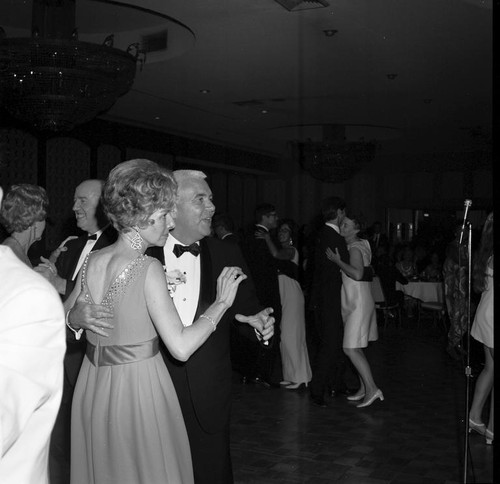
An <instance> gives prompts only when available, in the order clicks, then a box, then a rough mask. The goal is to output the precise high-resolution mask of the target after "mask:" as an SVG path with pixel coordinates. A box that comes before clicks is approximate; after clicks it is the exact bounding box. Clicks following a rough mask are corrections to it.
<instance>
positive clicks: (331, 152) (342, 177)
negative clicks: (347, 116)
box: [295, 125, 376, 183]
mask: <svg viewBox="0 0 500 484" xmlns="http://www.w3.org/2000/svg"><path fill="white" fill-rule="evenodd" d="M344 135H345V126H343V125H325V126H324V138H323V141H312V140H309V141H305V142H300V143H296V146H295V147H296V150H297V156H298V159H299V163H300V165H301V166H302V168H304V169H305V170H307V171H308V172H309V173H310V174H311V175H312V176H313V177H314V178H317V179H318V180H321V181H325V182H333V183H340V182H344V181H346V180H348V179H350V178H352V176H353V175H354V174H355V173H356V172H357V171H358V170H360V169H361V168H362V167H363V165H365V164H366V163H369V162H370V161H372V160H373V158H374V156H375V151H376V143H375V142H374V141H345V136H344Z"/></svg>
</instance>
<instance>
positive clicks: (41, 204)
mask: <svg viewBox="0 0 500 484" xmlns="http://www.w3.org/2000/svg"><path fill="white" fill-rule="evenodd" d="M48 205H49V199H48V198H47V194H46V193H45V189H44V188H42V187H39V186H38V185H30V184H28V183H23V184H20V185H12V187H11V189H10V190H9V192H8V193H7V194H6V195H5V200H4V202H3V205H2V210H1V212H0V221H1V222H2V224H3V225H4V226H5V229H6V230H7V232H8V233H9V234H10V235H9V237H7V238H6V239H5V240H4V241H3V245H6V246H8V247H10V248H11V249H12V252H14V254H16V256H17V257H18V258H19V259H20V260H21V261H22V262H24V263H25V264H26V265H27V266H28V267H33V266H32V264H31V261H30V259H29V257H28V250H29V248H30V247H31V246H32V245H33V243H34V242H36V241H37V240H40V239H41V238H42V234H43V231H44V230H45V218H46V217H47V207H48Z"/></svg>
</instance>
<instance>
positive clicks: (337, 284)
mask: <svg viewBox="0 0 500 484" xmlns="http://www.w3.org/2000/svg"><path fill="white" fill-rule="evenodd" d="M322 215H323V220H324V221H325V224H324V225H323V227H322V228H320V229H319V231H318V234H317V238H316V244H315V250H314V253H315V261H314V268H315V269H314V275H313V281H312V287H311V292H312V294H311V298H312V301H311V304H312V306H313V308H314V311H315V314H316V323H317V326H318V336H319V340H320V343H319V350H318V354H317V357H316V364H315V366H314V367H313V377H312V380H311V383H310V391H311V400H312V402H313V403H314V404H315V405H318V406H321V407H326V401H325V393H326V392H327V390H328V387H329V384H330V382H331V381H332V378H333V387H334V389H338V390H340V389H342V387H344V388H346V385H345V382H344V381H343V377H344V372H345V368H346V361H345V357H344V354H343V350H342V339H343V322H342V312H341V299H340V294H341V289H342V274H341V271H340V269H339V267H338V266H337V265H336V264H332V263H331V262H330V261H329V260H328V258H327V257H326V249H327V248H328V247H330V248H331V249H332V250H333V251H334V252H335V249H338V251H339V254H340V257H341V259H342V260H343V261H344V262H347V263H348V262H349V253H348V251H347V245H346V243H345V240H344V238H343V237H342V236H341V235H340V226H341V224H342V221H343V220H344V218H345V202H344V201H343V200H342V199H341V198H339V197H329V198H327V199H325V200H324V201H323V203H322Z"/></svg>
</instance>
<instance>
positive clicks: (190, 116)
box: [0, 0, 493, 156]
mask: <svg viewBox="0 0 500 484" xmlns="http://www.w3.org/2000/svg"><path fill="white" fill-rule="evenodd" d="M285 3H288V4H290V5H291V4H294V5H296V6H297V9H298V10H295V11H289V10H287V9H286V8H284V7H283V5H282V4H285ZM322 3H326V2H320V1H319V0H311V1H308V0H304V1H302V2H301V1H300V0H281V1H279V2H278V1H276V0H210V1H207V0H189V1H186V0H168V1H167V0H124V1H104V0H76V5H77V9H76V25H77V27H78V32H79V38H80V40H87V41H91V42H96V43H102V41H103V40H104V38H105V37H106V36H107V35H109V34H111V33H113V34H114V40H115V42H114V46H115V47H118V48H121V49H124V50H125V49H126V48H127V46H128V45H129V44H131V43H133V42H140V43H141V44H142V45H143V47H144V46H145V43H146V39H149V43H148V45H149V46H150V47H148V49H150V50H151V52H149V53H148V54H147V57H146V62H145V64H144V66H143V68H142V70H141V69H138V70H137V75H136V79H135V82H134V85H133V87H132V89H131V91H130V92H129V93H128V94H126V95H125V96H123V97H122V98H120V99H119V100H118V102H117V103H116V104H115V105H114V106H113V107H112V108H111V110H110V111H109V112H108V113H107V114H105V115H103V116H102V118H103V119H108V120H113V121H118V122H122V123H126V124H132V125H138V126H142V127H147V128H150V129H154V130H158V131H165V132H169V133H174V134H179V135H185V136H190V137H194V138H197V139H203V140H208V141H212V142H215V143H223V144H226V145H230V146H234V147H238V148H243V149H247V150H251V151H256V152H259V153H264V154H270V155H273V156H286V153H287V152H288V150H289V142H293V141H304V140H307V139H312V140H314V141H318V140H321V139H322V137H323V136H324V133H325V132H327V131H328V130H325V129H324V127H325V126H328V125H342V126H345V127H346V129H345V137H346V138H347V140H348V141H356V140H359V139H365V140H372V139H374V140H377V142H378V143H380V145H381V146H383V147H384V148H385V149H386V150H388V151H389V152H391V151H392V152H394V153H397V152H425V151H432V152H441V151H442V152H445V151H468V150H472V149H477V148H478V147H479V148H481V147H482V146H484V145H485V144H486V146H487V145H488V143H489V142H491V131H492V83H493V77H492V76H493V70H492V21H493V20H492V0H418V1H415V0H329V1H328V3H329V5H328V6H326V7H324V6H323V5H322ZM0 26H2V27H3V29H4V30H5V32H6V35H7V36H9V37H11V36H22V35H27V32H30V30H31V0H26V1H25V0H2V1H1V2H0Z"/></svg>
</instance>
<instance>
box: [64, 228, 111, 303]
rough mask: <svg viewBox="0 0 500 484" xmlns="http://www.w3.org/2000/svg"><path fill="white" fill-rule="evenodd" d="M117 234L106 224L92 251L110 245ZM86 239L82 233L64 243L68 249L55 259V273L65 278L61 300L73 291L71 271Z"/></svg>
mask: <svg viewBox="0 0 500 484" xmlns="http://www.w3.org/2000/svg"><path fill="white" fill-rule="evenodd" d="M117 236H118V234H117V233H116V230H115V229H114V228H113V227H112V226H111V225H108V227H106V229H105V230H104V231H103V233H102V234H101V236H100V237H99V238H98V239H97V240H96V243H95V244H94V247H93V248H92V251H94V250H98V249H102V248H103V247H107V246H108V245H111V244H112V243H113V242H115V241H116V238H117ZM87 240H88V237H87V235H82V236H80V237H78V238H77V239H73V240H70V241H69V242H68V243H67V244H66V247H67V248H68V250H66V251H65V252H61V255H60V256H59V258H58V259H57V261H56V267H57V273H58V274H59V276H61V277H62V278H63V279H66V293H65V294H64V295H63V301H65V300H66V299H67V298H68V296H69V295H70V294H71V291H73V288H74V287H75V282H76V278H75V280H74V281H72V280H71V277H72V276H73V272H75V268H76V265H77V264H78V260H79V259H80V254H81V253H82V250H83V248H84V247H85V245H86V244H87Z"/></svg>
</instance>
